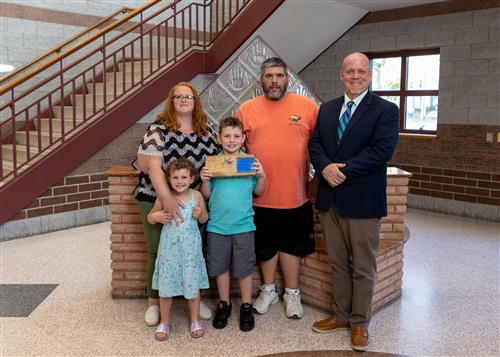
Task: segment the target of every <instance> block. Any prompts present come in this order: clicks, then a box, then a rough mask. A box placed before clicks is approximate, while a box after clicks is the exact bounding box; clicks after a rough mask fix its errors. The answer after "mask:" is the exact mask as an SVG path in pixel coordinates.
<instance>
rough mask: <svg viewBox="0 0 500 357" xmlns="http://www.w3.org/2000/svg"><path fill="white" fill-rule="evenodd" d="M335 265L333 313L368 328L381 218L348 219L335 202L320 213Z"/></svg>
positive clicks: (332, 265) (329, 254) (375, 274)
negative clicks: (336, 206) (340, 212)
mask: <svg viewBox="0 0 500 357" xmlns="http://www.w3.org/2000/svg"><path fill="white" fill-rule="evenodd" d="M320 221H321V225H322V227H323V233H324V237H325V239H326V244H327V249H328V257H329V259H330V266H331V267H332V281H333V313H334V314H335V315H337V321H338V322H339V323H342V324H344V323H345V324H349V325H350V326H351V327H356V326H364V327H365V328H368V325H369V323H370V319H371V306H372V298H373V291H374V288H375V281H376V277H377V260H376V257H377V251H378V246H379V232H380V218H346V217H343V216H342V215H341V214H339V213H338V211H337V209H336V208H335V204H332V206H331V207H330V209H329V210H328V211H327V212H322V214H321V215H320Z"/></svg>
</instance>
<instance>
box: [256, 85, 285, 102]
mask: <svg viewBox="0 0 500 357" xmlns="http://www.w3.org/2000/svg"><path fill="white" fill-rule="evenodd" d="M274 88H279V89H280V90H279V92H277V93H274V92H273V89H274ZM287 88H288V83H285V85H283V86H277V85H270V86H266V85H264V84H263V85H262V91H263V92H264V96H265V97H266V98H267V99H271V100H280V99H281V98H283V96H284V95H285V93H286V90H287Z"/></svg>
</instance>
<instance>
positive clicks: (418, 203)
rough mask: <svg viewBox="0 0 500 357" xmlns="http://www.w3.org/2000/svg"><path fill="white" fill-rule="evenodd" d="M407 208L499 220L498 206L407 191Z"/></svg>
mask: <svg viewBox="0 0 500 357" xmlns="http://www.w3.org/2000/svg"><path fill="white" fill-rule="evenodd" d="M408 208H416V209H420V210H423V211H429V212H436V213H444V214H449V215H453V216H459V217H468V218H476V219H482V220H486V221H492V222H500V207H499V206H493V205H487V204H482V203H472V202H465V201H456V200H449V199H446V198H439V197H430V196H421V195H415V194H412V193H408Z"/></svg>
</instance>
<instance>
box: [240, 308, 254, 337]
mask: <svg viewBox="0 0 500 357" xmlns="http://www.w3.org/2000/svg"><path fill="white" fill-rule="evenodd" d="M254 327H255V319H254V318H253V306H252V305H251V304H248V303H244V304H241V307H240V330H241V331H245V332H247V331H251V330H253V328H254Z"/></svg>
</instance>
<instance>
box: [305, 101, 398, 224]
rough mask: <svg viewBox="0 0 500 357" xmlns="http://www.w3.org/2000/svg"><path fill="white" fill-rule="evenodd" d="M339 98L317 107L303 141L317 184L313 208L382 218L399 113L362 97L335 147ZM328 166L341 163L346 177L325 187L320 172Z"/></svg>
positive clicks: (380, 102) (382, 102)
mask: <svg viewBox="0 0 500 357" xmlns="http://www.w3.org/2000/svg"><path fill="white" fill-rule="evenodd" d="M343 103H344V96H342V97H339V98H336V99H334V100H332V101H329V102H327V103H325V104H323V105H321V107H320V109H319V113H318V120H317V122H316V127H315V128H314V131H313V134H312V136H311V139H310V141H309V154H310V158H311V163H312V165H313V166H314V169H315V170H316V175H317V176H318V178H319V185H318V194H317V196H316V207H317V208H318V210H320V211H327V210H328V209H329V208H330V207H331V205H332V204H335V207H336V209H337V211H338V212H339V213H340V214H341V215H343V216H344V217H347V218H380V217H383V216H386V215H387V199H386V187H387V162H388V161H389V160H390V159H391V157H392V154H393V153H394V150H395V148H396V143H397V140H398V136H399V109H398V107H397V106H396V105H395V104H394V103H391V102H389V101H387V100H385V99H382V98H380V97H378V96H376V95H374V94H372V93H370V92H369V91H368V93H367V94H366V95H365V97H364V98H363V100H362V101H361V102H360V103H359V105H358V107H357V108H356V110H355V111H354V113H353V115H352V117H351V119H350V120H349V123H348V124H347V127H346V129H345V131H344V134H343V135H342V139H341V141H340V143H338V144H337V138H338V135H337V126H338V122H339V116H340V111H341V109H342V104H343ZM331 163H344V164H346V166H345V167H344V168H342V169H341V171H342V173H343V174H344V175H345V176H346V177H347V178H346V180H345V181H344V182H343V183H342V184H340V185H339V186H337V187H331V186H330V185H328V183H327V181H326V180H325V179H324V178H323V175H322V174H321V172H322V171H323V169H324V168H325V167H326V166H328V165H329V164H331Z"/></svg>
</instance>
